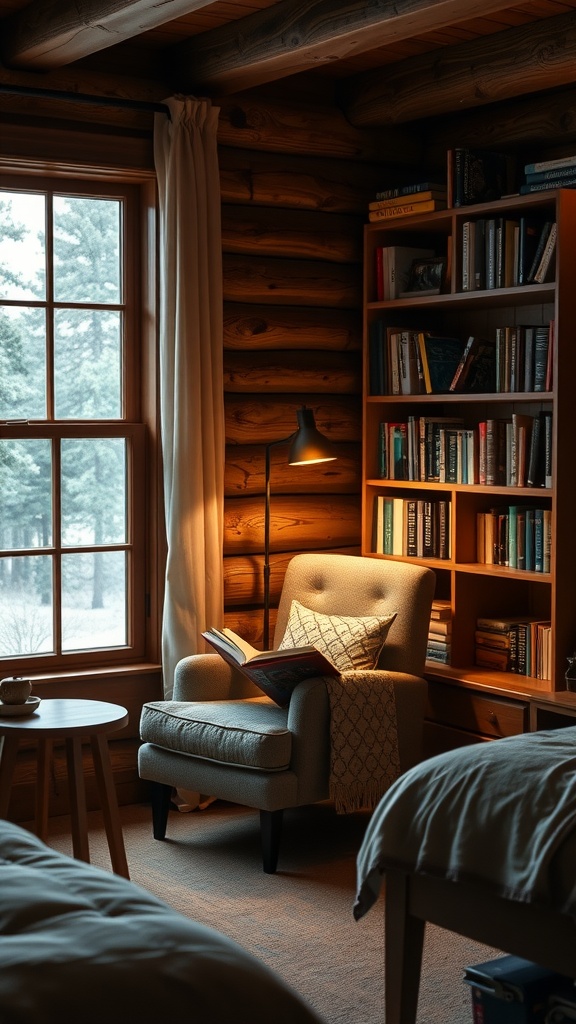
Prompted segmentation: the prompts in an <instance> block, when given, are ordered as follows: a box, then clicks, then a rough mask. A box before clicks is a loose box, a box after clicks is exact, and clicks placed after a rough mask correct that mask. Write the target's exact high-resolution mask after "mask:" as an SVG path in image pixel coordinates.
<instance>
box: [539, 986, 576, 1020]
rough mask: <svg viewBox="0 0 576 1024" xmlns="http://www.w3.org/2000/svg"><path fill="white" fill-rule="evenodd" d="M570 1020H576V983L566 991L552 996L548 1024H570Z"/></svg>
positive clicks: (547, 1018) (547, 1015)
mask: <svg viewBox="0 0 576 1024" xmlns="http://www.w3.org/2000/svg"><path fill="white" fill-rule="evenodd" d="M569 1021H576V990H575V988H574V983H572V984H571V986H570V989H569V990H567V991H566V992H564V993H562V994H559V995H556V994H555V993H554V994H553V995H552V996H551V997H550V1003H549V1008H548V1013H547V1014H546V1024H568V1022H569Z"/></svg>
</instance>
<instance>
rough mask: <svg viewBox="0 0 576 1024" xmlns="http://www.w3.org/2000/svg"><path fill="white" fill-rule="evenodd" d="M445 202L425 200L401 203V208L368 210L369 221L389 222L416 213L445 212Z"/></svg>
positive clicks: (386, 207)
mask: <svg viewBox="0 0 576 1024" xmlns="http://www.w3.org/2000/svg"><path fill="white" fill-rule="evenodd" d="M445 209H446V202H445V200H442V199H425V200H424V201H423V202H418V203H403V204H402V205H401V206H385V207H383V208H382V209H381V210H370V211H369V213H368V220H369V221H372V222H373V221H377V220H390V219H391V218H392V217H409V216H411V215H414V214H418V213H431V212H432V211H433V210H445Z"/></svg>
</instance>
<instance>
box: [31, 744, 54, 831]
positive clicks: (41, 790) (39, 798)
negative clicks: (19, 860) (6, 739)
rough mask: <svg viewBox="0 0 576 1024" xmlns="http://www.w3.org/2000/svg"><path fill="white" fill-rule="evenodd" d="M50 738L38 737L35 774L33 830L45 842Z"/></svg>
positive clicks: (50, 749)
mask: <svg viewBox="0 0 576 1024" xmlns="http://www.w3.org/2000/svg"><path fill="white" fill-rule="evenodd" d="M51 753H52V740H51V739H49V738H48V737H44V736H41V737H39V739H38V752H37V766H38V767H37V776H36V817H35V832H36V835H37V836H38V838H39V839H42V840H43V841H44V842H46V839H47V837H48V802H49V796H50V755H51Z"/></svg>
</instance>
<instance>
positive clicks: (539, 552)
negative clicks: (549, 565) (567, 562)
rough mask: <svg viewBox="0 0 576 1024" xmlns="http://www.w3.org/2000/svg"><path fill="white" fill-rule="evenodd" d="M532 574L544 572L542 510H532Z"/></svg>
mask: <svg viewBox="0 0 576 1024" xmlns="http://www.w3.org/2000/svg"><path fill="white" fill-rule="evenodd" d="M534 572H544V509H542V508H536V509H534Z"/></svg>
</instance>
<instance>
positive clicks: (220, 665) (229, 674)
mask: <svg viewBox="0 0 576 1024" xmlns="http://www.w3.org/2000/svg"><path fill="white" fill-rule="evenodd" d="M261 696H262V691H261V690H259V689H258V687H256V686H254V684H253V683H251V682H250V680H249V679H248V678H247V677H246V676H245V675H243V673H242V672H239V671H238V670H237V669H233V668H232V667H231V666H230V665H229V664H228V663H227V662H226V661H224V659H223V658H221V657H220V655H219V654H191V655H190V656H189V657H187V658H182V659H181V660H180V661H179V662H178V664H177V665H176V669H175V671H174V692H173V695H172V699H173V700H198V701H207V700H241V699H242V698H245V697H261Z"/></svg>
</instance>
